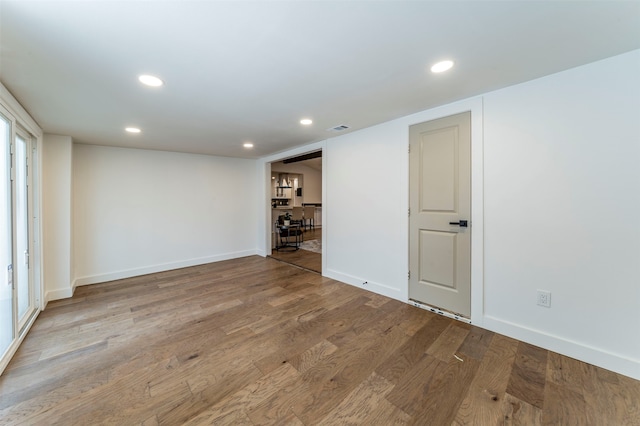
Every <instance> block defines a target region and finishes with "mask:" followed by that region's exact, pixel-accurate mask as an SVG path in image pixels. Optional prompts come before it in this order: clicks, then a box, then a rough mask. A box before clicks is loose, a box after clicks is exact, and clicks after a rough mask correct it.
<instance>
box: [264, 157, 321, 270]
mask: <svg viewBox="0 0 640 426" xmlns="http://www.w3.org/2000/svg"><path fill="white" fill-rule="evenodd" d="M270 178H271V183H270V188H271V197H270V203H271V205H270V209H271V220H270V227H271V255H270V256H271V257H272V258H274V259H277V260H279V261H282V262H285V263H288V264H291V265H294V266H298V267H300V268H303V269H307V270H310V271H313V272H317V273H322V151H321V150H320V151H315V152H311V153H307V154H303V155H299V156H296V157H291V158H286V159H284V160H282V161H277V162H272V163H271V177H270Z"/></svg>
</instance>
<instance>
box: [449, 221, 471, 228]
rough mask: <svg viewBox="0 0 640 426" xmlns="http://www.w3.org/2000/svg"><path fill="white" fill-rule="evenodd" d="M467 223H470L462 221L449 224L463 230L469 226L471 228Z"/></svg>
mask: <svg viewBox="0 0 640 426" xmlns="http://www.w3.org/2000/svg"><path fill="white" fill-rule="evenodd" d="M467 222H468V221H466V220H461V221H460V222H449V225H458V226H460V227H461V228H466V227H467V226H469V225H468V224H467Z"/></svg>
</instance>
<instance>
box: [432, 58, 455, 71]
mask: <svg viewBox="0 0 640 426" xmlns="http://www.w3.org/2000/svg"><path fill="white" fill-rule="evenodd" d="M451 67H453V61H442V62H438V63H437V64H435V65H434V66H432V67H431V72H435V73H438V72H444V71H447V70H449V69H451Z"/></svg>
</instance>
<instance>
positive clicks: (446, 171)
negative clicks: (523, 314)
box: [409, 112, 471, 317]
mask: <svg viewBox="0 0 640 426" xmlns="http://www.w3.org/2000/svg"><path fill="white" fill-rule="evenodd" d="M409 138H410V140H409V143H410V160H409V161H410V166H409V169H410V183H409V191H410V193H409V200H410V218H409V270H410V278H409V298H410V299H413V300H416V301H418V302H421V303H424V304H427V305H430V306H434V307H438V308H440V309H444V310H447V311H450V312H453V313H456V314H458V315H462V316H465V317H470V316H471V230H470V229H469V228H468V227H463V226H459V225H453V224H451V223H452V222H453V223H458V222H460V221H461V220H463V221H464V220H466V221H469V219H470V217H471V113H468V112H467V113H463V114H457V115H454V116H450V117H445V118H441V119H438V120H433V121H429V122H426V123H421V124H416V125H414V126H411V127H410V130H409ZM469 223H470V222H469Z"/></svg>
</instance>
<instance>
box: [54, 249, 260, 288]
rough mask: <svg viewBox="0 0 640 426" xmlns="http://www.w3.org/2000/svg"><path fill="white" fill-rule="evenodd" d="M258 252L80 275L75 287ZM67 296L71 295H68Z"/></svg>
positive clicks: (246, 251) (250, 251) (242, 252)
mask: <svg viewBox="0 0 640 426" xmlns="http://www.w3.org/2000/svg"><path fill="white" fill-rule="evenodd" d="M256 254H258V252H257V250H244V251H237V252H231V253H223V254H219V255H215V256H206V257H199V258H194V259H187V260H181V261H178V262H169V263H162V264H157V265H151V266H145V267H142V268H132V269H126V270H122V271H115V272H108V273H105V274H98V275H91V276H86V277H80V278H76V279H75V280H74V281H73V289H74V290H75V288H76V287H77V286H83V285H89V284H97V283H103V282H107V281H114V280H120V279H123V278H131V277H136V276H139V275H146V274H153V273H156V272H164V271H170V270H172V269H179V268H188V267H189V266H197V265H204V264H206V263H213V262H220V261H223V260H229V259H237V258H240V257H247V256H253V255H256ZM65 294H66V293H65ZM66 297H71V296H66ZM50 300H55V299H50Z"/></svg>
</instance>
